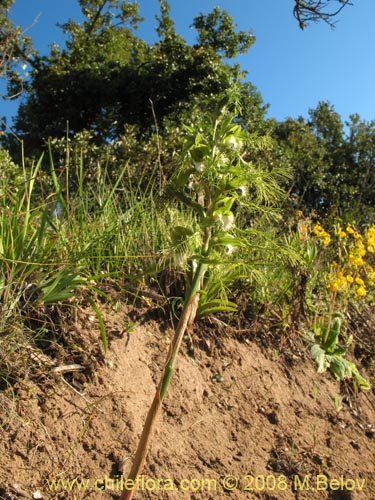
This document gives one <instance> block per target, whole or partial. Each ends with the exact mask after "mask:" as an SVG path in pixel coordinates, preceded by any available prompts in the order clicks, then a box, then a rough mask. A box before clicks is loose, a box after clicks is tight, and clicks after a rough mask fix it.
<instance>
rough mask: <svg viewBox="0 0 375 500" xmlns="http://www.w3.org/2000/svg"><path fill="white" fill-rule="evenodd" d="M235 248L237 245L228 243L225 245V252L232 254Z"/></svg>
mask: <svg viewBox="0 0 375 500" xmlns="http://www.w3.org/2000/svg"><path fill="white" fill-rule="evenodd" d="M234 250H235V247H234V246H233V245H226V247H225V253H226V254H227V255H230V254H231V253H233V252H234Z"/></svg>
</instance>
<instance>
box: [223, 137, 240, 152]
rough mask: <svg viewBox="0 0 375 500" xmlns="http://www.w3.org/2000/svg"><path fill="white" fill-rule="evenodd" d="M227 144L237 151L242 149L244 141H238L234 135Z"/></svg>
mask: <svg viewBox="0 0 375 500" xmlns="http://www.w3.org/2000/svg"><path fill="white" fill-rule="evenodd" d="M226 142H227V144H228V146H230V147H231V148H233V149H236V150H239V149H242V141H238V140H237V139H236V138H235V137H234V135H231V136H230V137H229V139H228V140H227V141H226Z"/></svg>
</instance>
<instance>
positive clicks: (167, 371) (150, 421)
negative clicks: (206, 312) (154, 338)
mask: <svg viewBox="0 0 375 500" xmlns="http://www.w3.org/2000/svg"><path fill="white" fill-rule="evenodd" d="M207 243H208V242H206V244H207ZM207 248H208V247H207ZM206 270H207V265H206V264H205V263H203V262H200V263H199V264H198V267H197V269H196V271H195V273H194V276H193V281H192V283H191V286H190V287H189V289H188V291H187V294H186V297H185V301H184V307H183V310H182V314H181V317H180V320H179V322H178V325H177V328H176V332H175V335H174V337H173V341H172V343H171V346H170V349H169V352H168V356H167V359H166V362H165V364H164V370H163V374H162V376H161V379H160V382H159V386H158V388H157V390H156V393H155V396H154V400H153V402H152V405H151V407H150V409H149V411H148V414H147V417H146V421H145V424H144V427H143V431H142V435H141V438H140V441H139V444H138V448H137V451H136V454H135V457H134V461H133V464H132V468H131V470H130V474H129V477H128V481H129V480H130V483H128V484H132V483H131V481H133V482H134V483H135V481H136V479H137V476H139V475H140V473H141V472H142V469H143V466H144V463H145V460H146V457H147V453H148V450H149V447H150V443H151V439H152V436H153V433H154V430H155V427H156V422H157V418H158V416H159V413H160V410H161V403H162V400H163V398H164V396H165V394H166V392H167V389H168V386H169V383H170V380H171V378H172V375H173V372H174V369H175V365H176V360H177V355H178V351H179V349H180V346H181V342H182V339H183V337H184V334H185V331H186V328H187V327H188V326H189V325H191V324H192V323H193V321H194V319H195V315H196V311H197V307H198V302H199V291H200V288H201V283H202V279H203V277H204V274H205V272H206ZM134 483H133V485H134ZM133 495H134V489H127V490H124V491H123V493H122V495H121V497H120V500H131V499H132V498H133Z"/></svg>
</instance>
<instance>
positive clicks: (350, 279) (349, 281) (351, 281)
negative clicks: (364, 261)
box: [345, 274, 354, 283]
mask: <svg viewBox="0 0 375 500" xmlns="http://www.w3.org/2000/svg"><path fill="white" fill-rule="evenodd" d="M345 279H346V281H347V282H348V283H354V278H353V276H352V275H351V274H347V275H346V276H345Z"/></svg>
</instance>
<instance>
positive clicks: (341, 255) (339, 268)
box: [312, 222, 375, 299]
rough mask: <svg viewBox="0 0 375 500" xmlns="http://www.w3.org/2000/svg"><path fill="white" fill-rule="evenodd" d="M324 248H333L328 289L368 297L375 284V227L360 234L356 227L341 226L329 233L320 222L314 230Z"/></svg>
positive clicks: (374, 225)
mask: <svg viewBox="0 0 375 500" xmlns="http://www.w3.org/2000/svg"><path fill="white" fill-rule="evenodd" d="M312 233H313V235H314V237H315V238H317V239H318V241H319V243H320V244H322V245H323V247H328V246H330V254H329V255H327V257H328V265H329V270H328V274H327V288H328V290H329V291H331V292H334V293H340V294H348V295H351V296H354V297H355V298H357V299H360V298H362V297H365V296H366V295H367V293H368V289H369V288H370V287H373V286H374V285H375V271H374V268H373V266H372V264H373V263H374V258H375V224H373V225H372V226H370V227H368V228H367V229H366V230H364V231H363V232H360V231H359V230H358V229H357V228H355V226H354V225H353V224H347V225H346V227H345V228H343V227H342V226H341V225H339V226H337V227H336V228H335V231H334V233H333V234H332V235H331V234H329V233H328V232H327V231H326V230H325V229H324V228H323V227H322V225H321V224H320V223H319V222H318V223H316V224H315V226H314V227H313V229H312Z"/></svg>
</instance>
